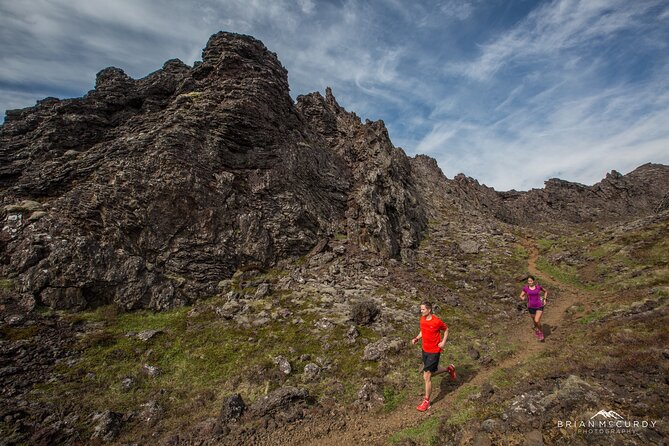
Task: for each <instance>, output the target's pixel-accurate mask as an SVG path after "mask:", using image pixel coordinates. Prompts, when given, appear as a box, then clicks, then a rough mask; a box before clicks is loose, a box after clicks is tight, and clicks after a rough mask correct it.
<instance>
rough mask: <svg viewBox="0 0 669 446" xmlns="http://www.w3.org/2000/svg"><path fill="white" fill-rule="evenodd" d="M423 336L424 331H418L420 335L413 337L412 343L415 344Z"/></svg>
mask: <svg viewBox="0 0 669 446" xmlns="http://www.w3.org/2000/svg"><path fill="white" fill-rule="evenodd" d="M422 337H423V333H422V332H421V333H418V336H416V337H415V338H413V339H412V340H411V343H412V344H415V343H416V342H418V340H419V339H421V338H422Z"/></svg>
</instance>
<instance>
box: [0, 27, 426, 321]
mask: <svg viewBox="0 0 669 446" xmlns="http://www.w3.org/2000/svg"><path fill="white" fill-rule="evenodd" d="M202 59H203V60H202V62H201V63H197V64H196V65H195V66H194V67H193V68H190V67H188V66H186V65H184V64H183V63H181V62H180V61H178V60H172V61H168V62H167V63H166V64H165V65H164V67H163V68H162V69H161V70H158V71H157V72H155V73H152V74H150V75H149V76H147V77H146V78H143V79H139V80H133V79H131V78H129V77H128V76H127V75H125V73H123V71H122V70H119V69H117V68H107V69H105V70H102V71H101V72H100V73H99V74H98V76H97V80H96V88H95V90H93V91H91V92H89V93H88V94H87V95H86V96H85V97H83V98H79V99H69V100H63V101H60V100H57V99H53V98H49V99H45V100H44V101H41V102H40V103H39V104H38V105H36V106H35V107H32V108H28V109H24V110H17V111H11V112H8V114H7V119H6V122H5V124H4V125H3V126H2V128H0V205H2V208H3V209H2V211H1V214H0V218H2V219H3V220H4V221H6V225H5V227H4V228H3V229H2V232H0V276H3V277H11V278H14V279H16V281H17V282H18V283H19V288H20V292H21V293H22V295H23V296H24V298H28V299H34V300H35V301H36V302H37V303H41V304H44V305H48V306H50V307H52V308H58V309H81V308H85V307H87V306H95V305H99V304H103V303H110V302H115V303H117V304H118V305H120V306H122V307H124V308H127V309H132V308H138V307H150V308H155V309H163V308H169V307H172V306H177V305H181V304H184V303H186V302H188V301H191V300H192V299H196V298H198V297H200V296H208V295H212V294H215V293H216V292H217V289H216V284H217V283H218V282H220V281H221V280H222V279H225V278H228V277H230V276H231V275H232V274H233V273H234V272H235V270H236V269H237V268H238V267H239V266H240V265H249V264H255V265H258V266H259V267H267V266H269V265H271V264H273V263H274V262H276V261H277V260H279V259H283V258H288V257H292V256H299V255H303V254H305V253H307V252H309V250H310V249H312V248H313V247H314V246H315V245H316V244H317V243H318V242H319V241H320V240H322V239H324V238H328V237H330V236H333V235H334V234H336V233H343V232H347V233H348V235H349V238H350V239H351V240H352V241H355V242H356V244H357V246H358V247H359V248H363V249H370V250H373V251H376V252H379V253H380V254H381V255H384V256H400V255H401V254H402V253H403V250H404V251H405V250H407V249H410V248H411V247H414V246H416V245H417V243H418V241H419V239H420V237H421V233H422V231H423V230H424V229H425V221H426V220H425V217H424V215H423V212H422V211H421V209H420V208H418V207H417V206H416V199H415V195H416V191H415V187H414V186H413V185H412V183H411V172H410V166H409V162H408V158H407V157H406V156H405V155H404V153H403V152H401V150H399V149H395V148H394V147H393V146H392V144H391V143H390V140H389V138H388V134H387V131H386V130H385V127H384V126H383V123H380V122H377V123H367V124H364V125H363V124H361V123H360V122H359V119H357V118H354V115H352V114H348V113H346V112H345V111H344V110H343V109H341V107H339V106H338V105H336V102H335V100H334V98H333V97H332V95H331V93H329V94H328V98H327V101H321V102H318V101H316V103H314V104H311V105H310V106H309V107H306V106H305V105H299V104H298V106H295V105H294V104H293V102H292V100H291V98H290V96H289V94H288V91H289V90H288V81H287V73H286V70H285V69H284V68H283V67H282V66H281V64H280V62H279V61H278V60H277V58H276V55H275V54H274V53H271V52H269V51H268V50H267V49H266V48H265V47H264V45H263V44H262V43H261V42H259V41H257V40H255V39H253V38H251V37H248V36H241V35H236V34H229V33H218V34H216V35H214V36H212V37H211V39H210V40H209V42H208V44H207V47H206V48H205V49H204V51H203V56H202ZM314 98H316V96H314ZM306 102H308V101H306ZM306 102H305V103H306ZM319 113H320V114H321V115H322V116H324V118H323V119H322V121H323V123H321V121H319V120H318V119H316V118H317V115H318V114H319ZM329 114H334V115H333V116H335V117H337V116H338V115H341V117H342V119H340V121H341V122H339V121H337V120H335V124H337V125H338V126H337V127H335V129H336V130H337V134H336V135H335V136H336V138H334V139H332V134H331V132H330V131H329V130H328V129H327V128H325V127H323V128H321V127H322V126H324V125H325V124H327V123H332V122H331V121H328V120H326V119H325V117H328V119H329V117H331V116H330V115H329ZM344 118H346V119H344ZM321 124H322V125H321ZM349 152H350V153H349ZM26 200H28V201H30V202H31V203H34V205H33V206H32V207H31V206H24V207H21V206H20V204H21V203H23V202H25V201H26ZM35 205H36V206H37V207H38V208H37V209H35V208H34V206H35Z"/></svg>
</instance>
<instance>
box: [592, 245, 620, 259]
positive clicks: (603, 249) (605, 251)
mask: <svg viewBox="0 0 669 446" xmlns="http://www.w3.org/2000/svg"><path fill="white" fill-rule="evenodd" d="M620 248H621V246H620V245H618V244H615V243H611V242H609V243H605V244H603V245H598V246H597V247H596V248H595V249H594V250H592V251H589V252H587V254H586V255H587V257H588V258H589V259H591V260H600V259H603V258H605V257H609V256H611V255H612V254H615V253H617V252H618V251H620Z"/></svg>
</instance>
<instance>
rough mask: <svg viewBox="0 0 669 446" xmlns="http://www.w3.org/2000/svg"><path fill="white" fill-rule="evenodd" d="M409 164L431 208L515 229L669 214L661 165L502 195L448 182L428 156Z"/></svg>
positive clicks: (469, 182) (666, 172)
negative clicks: (588, 181)
mask: <svg viewBox="0 0 669 446" xmlns="http://www.w3.org/2000/svg"><path fill="white" fill-rule="evenodd" d="M411 163H412V167H413V169H414V172H415V173H416V178H417V181H418V183H419V189H420V191H421V194H423V195H424V196H425V200H426V202H428V203H430V204H431V205H432V206H438V207H441V208H442V209H446V210H447V209H449V208H452V209H454V210H456V211H458V212H463V213H468V214H475V215H477V216H487V217H493V218H496V219H499V220H502V221H504V222H506V223H511V224H520V225H531V224H533V223H539V222H555V221H557V222H564V223H588V222H613V221H621V220H626V219H633V218H639V217H643V216H645V215H649V214H652V213H654V212H657V213H659V212H661V211H662V210H664V209H666V208H667V201H668V199H667V196H668V194H669V166H665V165H662V164H651V163H648V164H644V165H643V166H640V167H638V168H637V169H635V170H634V171H632V172H630V173H628V174H626V175H622V174H620V173H618V172H616V171H612V172H611V173H609V174H607V175H606V178H604V179H603V180H602V181H600V182H599V183H597V184H595V185H593V186H586V185H583V184H579V183H573V182H569V181H564V180H560V179H556V178H553V179H550V180H548V181H546V183H545V187H544V188H542V189H532V190H530V191H527V192H518V191H515V190H511V191H506V192H498V191H495V190H494V189H493V188H490V187H487V186H485V185H482V184H480V183H479V182H478V181H477V180H475V179H474V178H470V177H467V176H465V175H463V174H459V175H456V176H455V177H454V178H453V179H452V180H449V179H446V178H445V177H444V176H443V174H442V173H441V170H440V169H439V167H438V166H437V164H436V162H435V161H434V160H432V159H431V158H429V157H426V156H424V155H419V156H416V157H415V158H414V159H412V161H411Z"/></svg>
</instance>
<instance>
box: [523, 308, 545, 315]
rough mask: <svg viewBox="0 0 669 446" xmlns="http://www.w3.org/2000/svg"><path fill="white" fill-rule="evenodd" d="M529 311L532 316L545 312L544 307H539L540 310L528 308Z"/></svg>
mask: <svg viewBox="0 0 669 446" xmlns="http://www.w3.org/2000/svg"><path fill="white" fill-rule="evenodd" d="M527 311H529V312H530V314H537V311H544V307H539V308H530V307H527Z"/></svg>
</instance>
